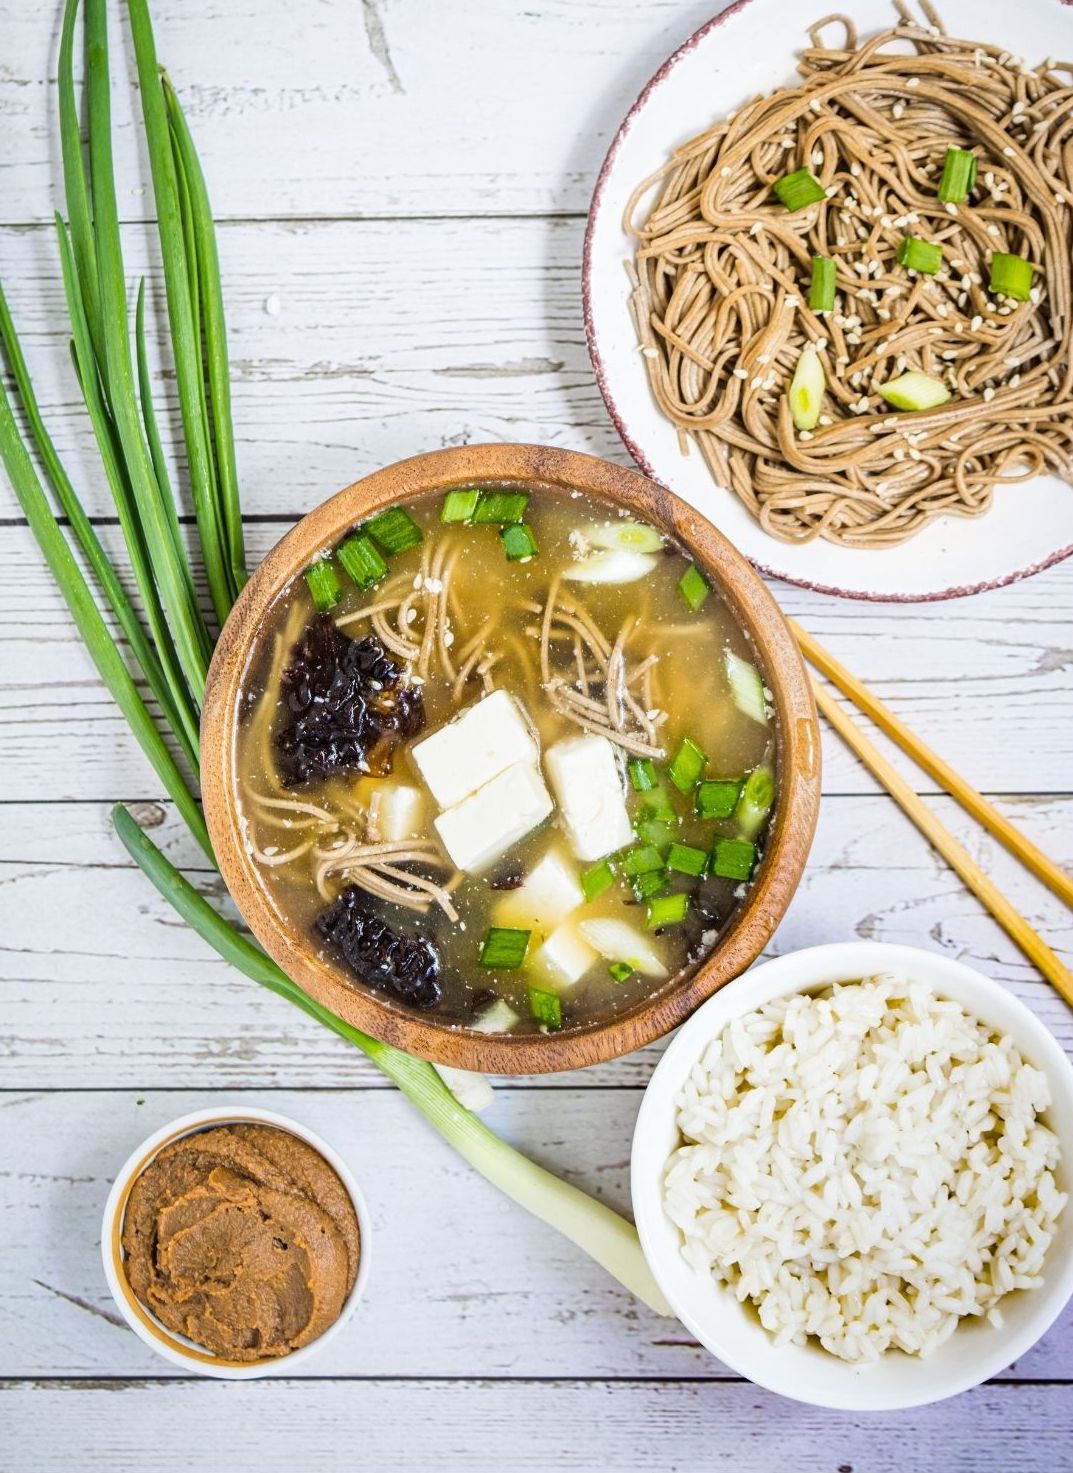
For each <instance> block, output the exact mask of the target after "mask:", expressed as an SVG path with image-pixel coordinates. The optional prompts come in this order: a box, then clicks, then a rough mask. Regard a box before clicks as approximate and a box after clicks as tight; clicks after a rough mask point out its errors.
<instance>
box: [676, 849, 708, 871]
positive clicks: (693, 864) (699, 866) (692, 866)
mask: <svg viewBox="0 0 1073 1473" xmlns="http://www.w3.org/2000/svg"><path fill="white" fill-rule="evenodd" d="M707 863H708V856H707V854H705V852H704V850H703V849H694V848H693V846H692V844H672V845H671V847H670V849H669V850H668V851H667V868H668V869H673V870H677V872H678V873H679V874H680V875H702V874H703V873H704V866H705V865H706V864H707Z"/></svg>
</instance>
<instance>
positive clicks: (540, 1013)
mask: <svg viewBox="0 0 1073 1473" xmlns="http://www.w3.org/2000/svg"><path fill="white" fill-rule="evenodd" d="M529 1011H530V1013H531V1014H532V1015H533V1017H534V1018H535V1019H536V1020H537V1022H538V1023H543V1025H544V1027H545V1028H561V1027H562V1026H563V1005H562V1003H561V1002H560V1001H559V994H558V993H557V992H545V991H544V989H543V988H542V987H530V989H529Z"/></svg>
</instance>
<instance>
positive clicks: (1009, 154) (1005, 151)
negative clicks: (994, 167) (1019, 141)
mask: <svg viewBox="0 0 1073 1473" xmlns="http://www.w3.org/2000/svg"><path fill="white" fill-rule="evenodd" d="M1002 152H1003V154H1004V155H1005V156H1006V158H1008V159H1012V158H1013V155H1014V150H1013V149H1012V148H1011V147H1010V145H1009V144H1008V143H1007V144H1006V147H1005V148H1004V149H1003V150H1002Z"/></svg>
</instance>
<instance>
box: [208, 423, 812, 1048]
mask: <svg viewBox="0 0 1073 1473" xmlns="http://www.w3.org/2000/svg"><path fill="white" fill-rule="evenodd" d="M489 481H513V482H520V483H523V484H524V483H529V484H531V485H533V486H534V487H537V486H539V487H543V488H547V489H551V490H554V489H556V488H568V489H572V488H577V489H579V490H581V491H583V492H584V493H585V494H586V495H587V496H588V497H590V498H593V499H595V500H598V501H603V502H606V503H608V504H610V505H612V506H615V507H627V508H628V509H629V510H630V511H631V512H632V513H634V514H635V515H637V516H639V517H641V518H643V519H645V520H646V521H649V522H651V523H653V525H655V526H657V527H659V528H660V529H661V530H662V531H664V532H665V533H666V534H667V535H668V536H670V537H672V538H674V539H675V540H676V541H677V542H678V543H680V544H681V545H682V546H684V547H685V548H687V549H688V550H689V552H690V554H691V555H692V556H693V557H694V558H695V559H696V561H697V563H698V564H699V565H700V566H701V567H702V568H703V569H704V570H705V572H706V573H707V574H708V575H709V577H710V579H711V580H712V582H713V584H714V586H715V588H716V589H717V590H718V592H719V593H720V595H721V596H722V598H723V599H724V600H725V601H726V603H727V605H728V606H729V608H730V609H731V611H732V612H733V614H734V616H735V618H736V619H737V620H738V621H739V622H740V624H741V625H742V626H743V628H744V629H745V630H746V631H747V632H748V634H749V637H750V639H751V640H752V643H753V645H754V646H755V648H756V650H757V652H758V654H759V656H760V663H761V666H762V668H763V672H764V675H765V678H766V682H767V685H768V687H769V689H770V690H771V691H772V693H773V695H774V705H775V711H776V723H775V730H776V754H775V767H776V774H777V779H778V784H777V785H778V794H777V799H776V809H775V814H774V818H773V821H772V827H771V833H770V837H769V839H768V843H767V847H766V850H765V854H764V859H763V862H762V864H761V867H760V870H759V872H758V874H757V878H756V880H755V882H754V884H753V886H752V888H751V890H750V891H749V893H748V895H747V896H746V897H745V901H744V903H743V904H742V906H741V908H740V909H739V910H738V911H737V912H736V913H735V915H734V916H733V917H732V919H731V921H730V924H729V925H728V926H727V928H726V930H725V931H724V932H723V934H722V936H721V937H720V939H719V941H718V943H717V945H716V947H715V949H714V951H713V952H712V953H711V955H710V956H709V957H708V958H707V959H706V960H705V961H704V962H702V963H701V964H700V965H699V966H698V967H697V968H696V969H695V970H694V971H692V972H691V973H687V974H686V975H685V976H684V977H683V976H679V977H677V978H675V979H672V980H671V981H670V982H668V983H666V984H664V985H663V986H662V987H660V988H659V989H657V990H656V991H654V992H653V993H652V994H650V995H649V996H648V997H647V998H645V999H643V1000H642V1001H640V1002H638V1003H637V1004H636V1005H635V1006H634V1007H633V1008H632V1009H630V1010H628V1011H624V1012H622V1013H617V1014H615V1015H614V1016H613V1017H610V1018H607V1019H604V1020H602V1021H600V1020H597V1021H593V1022H589V1023H581V1024H577V1025H575V1026H570V1027H565V1028H563V1029H562V1030H561V1031H560V1032H557V1033H554V1034H547V1035H539V1034H537V1035H534V1034H530V1035H527V1036H522V1035H519V1036H517V1037H515V1036H512V1035H508V1034H499V1035H496V1034H485V1033H478V1032H475V1031H474V1030H472V1029H467V1028H465V1027H462V1026H460V1025H458V1024H454V1023H451V1024H448V1023H438V1022H436V1020H435V1019H434V1018H432V1017H429V1016H428V1015H423V1014H420V1013H417V1012H414V1011H411V1010H408V1009H407V1008H406V1007H404V1006H403V1005H401V1004H399V1003H396V1002H394V1001H393V1000H392V999H391V998H389V997H387V996H386V995H384V994H382V993H379V992H374V991H373V990H372V989H371V988H369V989H366V988H363V987H361V986H360V985H357V986H350V985H348V984H347V983H345V982H344V981H343V980H342V979H341V978H340V976H339V975H337V973H336V972H335V971H334V970H333V969H332V967H331V966H330V965H329V964H328V963H327V962H326V961H325V960H323V959H322V958H321V957H319V956H318V955H317V953H316V948H315V946H314V944H313V942H312V939H311V938H310V937H309V936H307V935H305V934H303V933H302V932H300V931H299V930H298V929H297V928H296V927H294V926H292V925H290V924H288V922H287V921H286V920H285V919H284V918H283V917H282V916H280V914H279V913H278V912H277V910H276V909H275V907H274V906H273V904H272V903H271V901H270V899H269V897H268V895H267V893H266V891H265V890H264V888H263V887H262V885H261V883H260V880H259V878H258V875H257V871H256V867H255V865H254V863H253V861H252V859H251V858H250V856H249V854H248V853H247V852H246V847H245V844H244V842H243V837H242V833H241V830H240V826H239V815H238V809H237V802H236V792H235V744H234V732H235V713H236V707H237V703H238V699H239V694H240V689H241V685H242V680H243V676H244V673H245V670H246V667H247V664H248V662H249V660H250V657H251V654H252V653H253V652H254V650H255V649H256V648H257V645H258V642H259V636H260V634H261V631H262V628H263V625H264V621H265V617H266V614H267V613H268V611H269V609H270V608H271V606H272V604H273V603H274V601H275V600H276V598H277V597H278V596H279V594H280V593H281V591H282V590H283V588H284V587H285V586H286V585H287V584H288V583H289V582H290V581H291V579H292V578H294V577H295V576H296V575H297V574H298V573H299V572H301V570H302V569H303V568H305V567H306V566H307V565H308V564H309V563H310V562H311V561H312V560H313V558H314V557H315V556H316V555H317V554H318V553H320V552H322V551H323V550H325V549H326V548H329V547H331V546H333V545H334V544H335V543H337V542H338V541H339V540H340V538H341V537H342V536H343V534H344V533H345V532H347V531H348V530H349V529H350V528H351V527H352V526H353V525H354V524H355V523H357V522H360V521H363V520H364V519H365V518H366V517H369V516H370V515H372V514H373V513H374V512H377V511H380V510H382V509H383V508H384V507H387V506H391V505H395V504H397V503H400V502H406V501H408V500H410V499H411V498H413V497H415V496H420V495H422V494H425V493H427V492H431V491H444V490H449V489H450V488H451V487H452V486H470V485H473V484H474V483H480V482H489ZM201 758H202V769H201V778H202V786H203V794H204V803H205V816H206V819H207V821H208V826H209V833H210V835H211V837H212V843H213V847H214V848H215V851H216V857H217V860H218V862H219V865H220V871H221V873H222V874H223V877H224V880H225V881H226V883H227V887H228V889H229V890H230V892H231V895H232V897H233V899H234V901H235V904H236V905H237V906H238V908H239V910H240V911H241V913H242V916H243V918H244V919H245V921H246V922H247V924H248V925H249V927H250V930H251V931H252V932H253V934H254V935H255V936H256V937H257V939H258V940H259V941H260V943H261V945H262V946H263V947H264V948H265V950H266V951H267V952H268V953H269V954H270V955H271V956H272V957H274V958H275V960H276V961H277V962H278V963H279V965H280V966H281V967H282V968H283V970H284V971H285V972H286V973H287V974H288V976H290V977H292V978H293V979H294V981H296V982H297V983H299V984H300V985H301V986H302V987H304V988H305V989H306V990H307V991H308V992H309V993H310V994H311V995H312V996H313V997H315V998H316V999H317V1000H318V1001H319V1002H321V1003H323V1004H324V1006H325V1007H328V1008H330V1009H331V1010H332V1011H333V1012H335V1013H337V1014H338V1015H339V1016H340V1017H342V1018H345V1019H346V1020H347V1021H348V1022H349V1023H351V1024H353V1025H354V1026H355V1027H357V1028H360V1029H362V1030H364V1031H365V1032H366V1033H370V1034H372V1035H373V1036H374V1037H375V1038H379V1039H381V1040H383V1041H384V1042H385V1043H390V1044H394V1045H395V1046H396V1047H397V1048H400V1049H405V1050H406V1051H407V1052H408V1053H411V1054H417V1055H418V1056H419V1057H421V1058H424V1059H431V1060H433V1061H435V1062H436V1063H438V1064H450V1065H453V1066H454V1067H455V1068H459V1069H480V1070H491V1071H494V1072H496V1073H504V1074H540V1073H545V1072H549V1071H552V1070H556V1069H576V1068H580V1067H581V1066H583V1065H586V1064H595V1063H599V1062H600V1061H601V1060H604V1059H612V1058H616V1057H617V1056H618V1055H620V1054H626V1053H629V1052H631V1051H632V1050H633V1049H636V1048H641V1047H642V1046H643V1045H644V1044H647V1043H651V1042H652V1040H653V1039H656V1038H659V1037H660V1036H661V1035H662V1034H664V1033H667V1032H669V1030H670V1029H672V1028H674V1027H676V1026H677V1024H679V1023H681V1022H682V1021H683V1020H684V1019H685V1018H688V1017H689V1015H690V1013H692V1012H693V1010H694V1008H696V1007H697V1006H698V1005H699V1004H700V1003H702V1002H703V1001H704V1000H705V998H707V997H710V996H711V995H712V993H713V992H715V991H716V989H717V988H719V987H721V986H722V985H723V983H724V982H728V981H730V979H731V978H733V977H737V976H738V975H739V974H740V973H741V972H743V971H745V969H746V968H747V967H748V966H749V965H750V964H751V963H752V962H753V961H755V959H756V958H757V957H758V956H759V955H760V953H761V951H762V950H763V949H764V947H765V946H766V945H767V943H768V941H770V939H771V936H772V934H773V932H774V931H775V928H776V926H777V925H778V924H779V922H780V920H781V919H782V917H783V915H784V913H785V911H786V908H787V906H788V905H789V903H790V899H791V897H792V896H793V893H794V891H795V889H796V888H797V884H798V881H799V880H800V878H801V873H802V870H803V869H804V866H805V860H806V858H807V856H808V851H809V846H810V844H811V843H812V836H813V833H814V831H815V827H816V817H817V812H818V809H819V800H820V738H819V729H818V726H817V718H816V707H815V704H814V702H813V699H812V692H811V689H810V686H809V681H808V677H807V675H806V674H805V669H804V666H803V664H802V661H801V656H800V654H799V653H798V649H797V645H796V643H795V641H794V639H793V636H792V635H791V633H790V630H789V628H788V626H787V624H786V621H785V620H784V619H783V616H782V614H781V613H780V612H779V609H778V606H777V605H776V603H775V601H774V599H773V598H772V597H771V595H770V594H769V593H768V591H767V589H766V588H765V587H764V585H763V583H762V582H761V581H760V579H759V577H758V576H757V574H756V573H755V572H754V571H753V569H752V568H751V567H750V565H749V564H748V563H747V562H746V561H745V559H744V558H743V557H741V556H740V554H739V553H737V552H736V551H735V550H734V548H733V547H731V545H730V544H729V543H728V542H727V541H726V540H725V539H724V538H723V537H722V536H721V535H720V534H719V533H718V532H717V531H716V530H715V528H714V527H713V526H711V524H710V523H709V522H706V521H705V520H704V518H703V517H701V516H700V515H698V513H697V512H695V511H694V510H693V509H692V507H690V506H687V505H686V503H685V502H684V501H680V500H679V499H678V497H677V496H674V495H673V494H672V493H671V492H670V491H667V490H665V489H664V487H662V486H660V485H659V484H658V483H657V482H655V481H650V480H649V479H648V478H647V477H645V476H642V475H640V474H639V473H638V472H636V471H632V470H626V469H624V468H623V467H622V466H618V465H611V464H610V463H609V462H608V461H605V460H598V459H596V458H595V457H594V456H591V455H580V454H577V453H574V452H572V451H565V450H551V449H548V448H546V447H544V446H540V445H466V446H462V447H461V448H459V449H455V450H441V451H435V452H433V453H432V454H431V455H419V456H415V457H414V458H413V459H412V460H402V461H399V462H398V463H397V464H396V465H389V466H386V467H385V468H384V469H383V470H380V471H376V472H375V473H374V474H373V475H371V476H366V477H365V479H364V480H362V481H356V482H355V483H354V485H352V486H348V487H347V488H346V490H345V491H340V492H339V494H338V495H337V496H333V497H332V498H331V500H330V501H326V502H324V504H323V505H322V506H318V507H316V508H315V509H314V510H313V511H311V512H310V513H309V514H308V516H305V517H303V518H302V520H301V521H300V522H299V523H298V525H297V526H296V527H293V528H292V529H291V531H290V532H288V533H287V535H286V536H285V537H283V538H282V539H281V540H280V541H279V542H277V543H276V545H275V547H274V548H273V549H272V551H271V552H270V553H269V554H268V556H267V557H266V558H265V560H264V562H263V563H262V564H261V566H260V567H259V568H258V569H257V571H256V573H254V575H253V577H252V578H251V579H250V581H249V582H248V583H247V584H246V587H245V588H244V589H243V590H242V593H241V595H240V597H239V599H238V602H237V603H236V604H235V607H234V609H233V610H232V612H231V616H230V618H229V619H228V621H227V623H226V625H225V626H224V630H223V633H222V634H221V636H220V641H219V643H218V645H217V646H216V653H215V655H214V656H213V660H212V666H211V668H210V670H209V677H208V686H207V689H206V692H205V703H204V710H203V712H202V717H201Z"/></svg>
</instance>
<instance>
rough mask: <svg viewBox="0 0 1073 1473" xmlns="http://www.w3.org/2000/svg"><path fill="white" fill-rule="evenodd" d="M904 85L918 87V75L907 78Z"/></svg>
mask: <svg viewBox="0 0 1073 1473" xmlns="http://www.w3.org/2000/svg"><path fill="white" fill-rule="evenodd" d="M905 85H906V86H907V87H919V86H920V78H919V77H910V78H909V80H908V81H907V82H906V84H905Z"/></svg>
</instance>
